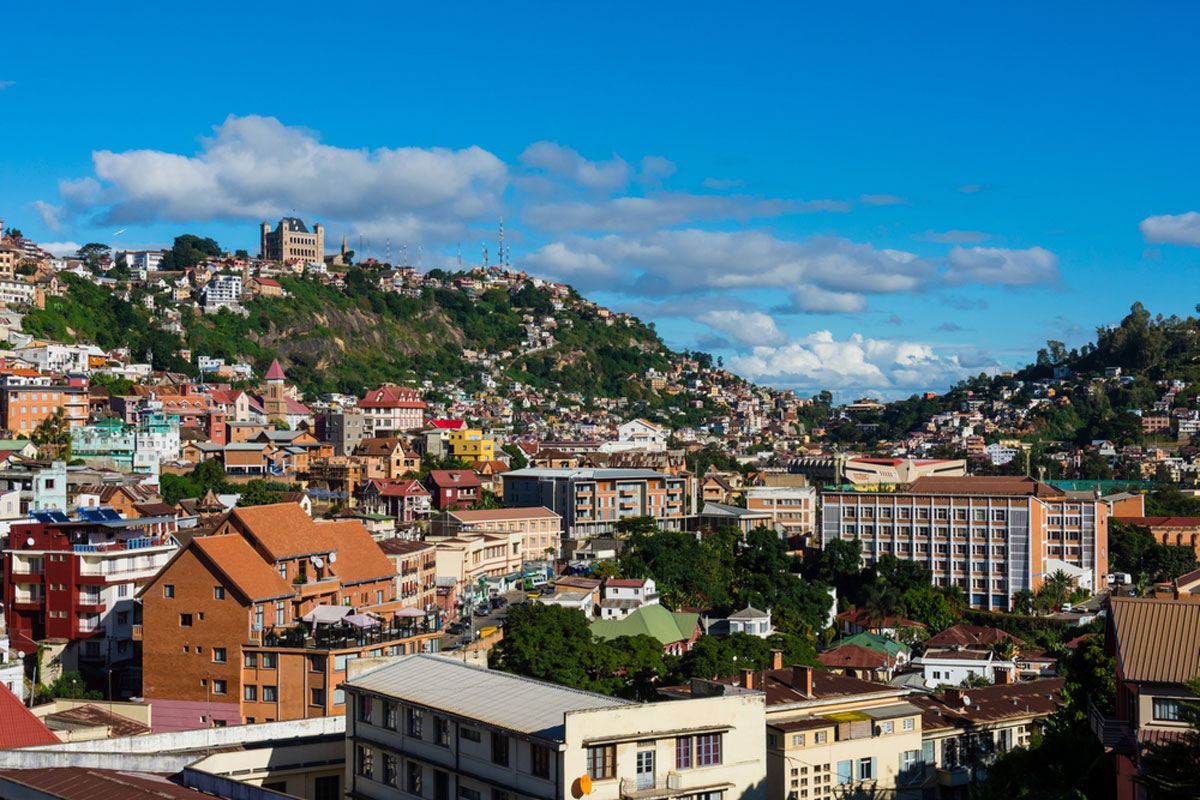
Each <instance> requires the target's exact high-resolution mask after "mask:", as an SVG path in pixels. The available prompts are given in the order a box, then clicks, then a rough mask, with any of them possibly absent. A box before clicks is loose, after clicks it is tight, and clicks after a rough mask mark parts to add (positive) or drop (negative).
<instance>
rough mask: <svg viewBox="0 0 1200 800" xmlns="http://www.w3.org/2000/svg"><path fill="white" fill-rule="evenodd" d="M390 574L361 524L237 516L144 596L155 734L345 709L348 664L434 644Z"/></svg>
mask: <svg viewBox="0 0 1200 800" xmlns="http://www.w3.org/2000/svg"><path fill="white" fill-rule="evenodd" d="M394 578H395V570H394V567H393V566H392V562H391V561H390V560H389V559H388V558H387V556H385V555H384V553H383V551H381V550H380V549H379V547H378V545H376V544H375V542H374V541H372V539H371V535H370V534H369V533H368V532H367V530H366V528H364V527H363V526H362V524H361V523H359V522H357V521H354V520H349V521H342V522H328V523H321V522H316V521H314V520H312V519H310V518H309V517H308V515H307V514H305V513H304V512H303V510H302V509H301V508H300V506H299V505H297V504H295V503H278V504H275V505H269V506H257V507H253V508H238V509H234V510H233V511H231V512H230V514H229V516H228V517H227V518H226V519H225V520H224V521H223V522H222V523H221V524H220V525H219V526H218V527H217V528H216V529H215V530H214V532H213V533H212V534H210V535H206V536H197V537H195V538H193V539H192V540H191V541H190V542H189V543H188V544H187V545H186V546H185V547H184V548H182V549H181V550H179V551H178V553H177V554H176V555H175V557H173V558H172V560H171V561H170V562H168V564H167V565H166V566H164V567H163V569H162V570H160V571H159V573H158V575H157V576H156V577H155V578H154V580H153V581H151V582H150V583H149V584H147V585H146V587H145V588H144V589H143V590H142V592H141V593H140V597H141V599H142V609H143V615H142V616H143V626H142V628H141V629H139V630H140V635H141V638H142V663H143V685H142V693H143V695H144V696H145V697H146V700H147V702H148V703H150V704H151V705H152V706H153V708H154V726H155V730H185V729H191V728H199V727H208V726H212V725H227V724H231V725H236V724H242V723H243V722H265V721H270V720H287V719H304V718H307V717H319V716H327V715H336V714H342V713H344V712H345V708H344V704H343V699H342V697H341V693H340V690H339V689H338V688H337V687H338V686H339V685H340V683H341V682H342V681H344V680H345V677H346V662H347V661H349V660H350V659H353V658H359V657H364V656H375V655H385V654H402V653H414V652H431V651H435V650H436V649H437V648H438V642H439V639H440V633H439V631H438V624H437V622H436V620H434V621H432V622H431V621H429V619H428V618H427V616H426V615H425V614H421V615H419V616H418V615H414V614H411V613H408V611H409V610H404V609H402V605H401V603H399V602H397V601H396V598H395V587H394ZM355 611H356V612H358V613H357V615H354V616H350V617H349V618H347V615H349V614H351V613H352V612H355ZM306 618H307V619H308V621H307V622H305V621H304V620H305V619H306ZM360 626H361V627H360ZM138 635H139V632H137V631H135V638H137V636H138Z"/></svg>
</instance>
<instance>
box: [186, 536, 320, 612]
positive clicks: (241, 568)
mask: <svg viewBox="0 0 1200 800" xmlns="http://www.w3.org/2000/svg"><path fill="white" fill-rule="evenodd" d="M190 546H192V547H195V548H196V549H197V550H199V551H200V552H201V553H203V554H204V556H205V557H206V558H207V560H208V561H209V563H211V564H212V565H213V567H215V568H216V569H217V570H218V571H219V572H222V573H224V575H225V576H226V577H227V578H229V580H230V581H231V582H232V583H233V585H234V587H235V588H236V589H237V590H238V591H239V592H241V593H242V595H243V596H244V597H246V598H247V599H249V600H251V601H254V600H266V599H267V598H271V597H286V596H288V595H291V594H293V593H294V592H295V591H296V590H295V587H293V586H292V585H291V584H290V583H288V582H287V581H285V580H284V579H283V578H281V577H279V573H278V572H276V571H275V570H274V569H272V568H271V565H270V564H269V563H268V562H266V561H264V560H263V559H262V556H260V555H259V554H258V553H256V552H254V549H253V548H252V547H250V545H249V544H247V543H246V540H245V539H243V538H242V537H241V536H239V535H238V534H236V533H227V534H222V535H220V536H197V537H196V538H194V539H192V541H191V545H190Z"/></svg>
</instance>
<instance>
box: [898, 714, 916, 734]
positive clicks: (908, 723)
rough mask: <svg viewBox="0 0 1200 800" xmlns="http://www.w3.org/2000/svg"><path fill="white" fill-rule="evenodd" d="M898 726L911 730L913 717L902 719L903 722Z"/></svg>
mask: <svg viewBox="0 0 1200 800" xmlns="http://www.w3.org/2000/svg"><path fill="white" fill-rule="evenodd" d="M900 727H901V728H903V729H904V730H906V731H911V730H912V729H913V718H912V717H909V718H908V719H906V720H904V723H903V724H902V725H901V726H900Z"/></svg>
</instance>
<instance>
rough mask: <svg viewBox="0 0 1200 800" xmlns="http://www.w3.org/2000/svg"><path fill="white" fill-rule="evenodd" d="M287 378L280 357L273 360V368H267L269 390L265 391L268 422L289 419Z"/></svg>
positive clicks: (264, 402) (264, 406) (264, 407)
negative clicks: (280, 364) (285, 382)
mask: <svg viewBox="0 0 1200 800" xmlns="http://www.w3.org/2000/svg"><path fill="white" fill-rule="evenodd" d="M285 380H286V376H285V375H284V374H283V367H281V366H279V359H275V360H273V361H272V362H271V368H270V369H269V370H267V390H266V392H264V393H263V411H265V412H267V421H268V422H274V421H275V420H280V421H284V422H286V421H287V395H286V394H285V390H286V387H285V386H284V381H285Z"/></svg>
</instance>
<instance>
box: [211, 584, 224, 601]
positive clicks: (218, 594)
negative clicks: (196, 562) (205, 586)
mask: <svg viewBox="0 0 1200 800" xmlns="http://www.w3.org/2000/svg"><path fill="white" fill-rule="evenodd" d="M213 599H214V600H224V599H225V587H224V586H214V587H213Z"/></svg>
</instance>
